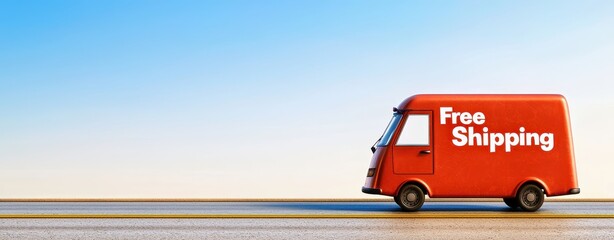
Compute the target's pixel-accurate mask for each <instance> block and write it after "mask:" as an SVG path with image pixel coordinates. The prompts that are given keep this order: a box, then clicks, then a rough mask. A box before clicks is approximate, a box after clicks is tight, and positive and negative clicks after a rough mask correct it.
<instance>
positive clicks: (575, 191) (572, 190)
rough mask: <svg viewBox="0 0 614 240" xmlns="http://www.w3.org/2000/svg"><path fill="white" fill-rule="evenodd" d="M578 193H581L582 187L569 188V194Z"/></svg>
mask: <svg viewBox="0 0 614 240" xmlns="http://www.w3.org/2000/svg"><path fill="white" fill-rule="evenodd" d="M578 193H580V188H572V189H569V194H578Z"/></svg>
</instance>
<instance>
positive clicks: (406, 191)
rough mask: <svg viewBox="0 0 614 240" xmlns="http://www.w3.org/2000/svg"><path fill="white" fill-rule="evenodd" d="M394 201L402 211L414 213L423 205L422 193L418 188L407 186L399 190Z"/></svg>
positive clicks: (411, 185)
mask: <svg viewBox="0 0 614 240" xmlns="http://www.w3.org/2000/svg"><path fill="white" fill-rule="evenodd" d="M396 199H398V202H397V204H399V207H401V209H402V210H403V211H408V212H414V211H418V210H419V209H420V208H421V207H422V204H424V192H423V191H422V189H420V187H418V186H416V185H413V184H408V185H405V186H403V187H402V188H401V191H399V194H398V195H397V196H396V197H395V200H396Z"/></svg>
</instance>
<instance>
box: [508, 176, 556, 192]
mask: <svg viewBox="0 0 614 240" xmlns="http://www.w3.org/2000/svg"><path fill="white" fill-rule="evenodd" d="M527 183H535V184H537V185H539V186H541V187H542V188H544V193H545V194H546V195H549V194H550V188H548V185H546V183H544V181H542V180H541V179H539V178H535V177H530V178H525V179H524V180H522V181H521V182H520V183H518V184H517V185H516V188H514V192H513V193H512V195H513V196H516V193H518V190H520V188H521V187H522V186H523V185H525V184H527Z"/></svg>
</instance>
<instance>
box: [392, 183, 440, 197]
mask: <svg viewBox="0 0 614 240" xmlns="http://www.w3.org/2000/svg"><path fill="white" fill-rule="evenodd" d="M408 183H414V184H416V185H418V187H420V188H422V191H424V194H425V195H429V197H430V196H431V194H432V192H431V188H430V187H429V185H428V184H426V183H425V182H424V181H422V179H419V178H410V179H407V180H405V181H404V182H403V183H401V184H399V186H398V187H397V189H396V191H395V192H394V196H396V195H399V191H401V188H402V187H403V186H405V185H406V184H408Z"/></svg>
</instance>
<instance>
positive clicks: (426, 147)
mask: <svg viewBox="0 0 614 240" xmlns="http://www.w3.org/2000/svg"><path fill="white" fill-rule="evenodd" d="M432 119H433V111H407V112H406V113H405V117H404V118H403V123H402V125H401V126H403V127H402V128H400V129H399V131H400V133H399V134H398V135H397V139H396V142H395V144H394V146H393V151H392V157H393V159H392V162H393V169H394V173H396V174H433V121H432Z"/></svg>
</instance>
